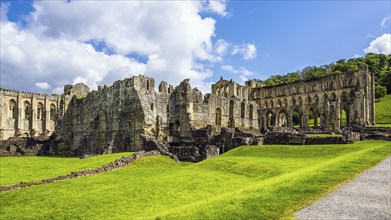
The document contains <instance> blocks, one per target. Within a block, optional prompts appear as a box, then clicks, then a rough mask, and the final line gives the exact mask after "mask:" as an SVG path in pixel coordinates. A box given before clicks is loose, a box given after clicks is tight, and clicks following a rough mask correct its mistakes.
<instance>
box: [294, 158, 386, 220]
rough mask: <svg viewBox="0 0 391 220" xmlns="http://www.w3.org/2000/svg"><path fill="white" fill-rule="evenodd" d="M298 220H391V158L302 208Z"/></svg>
mask: <svg viewBox="0 0 391 220" xmlns="http://www.w3.org/2000/svg"><path fill="white" fill-rule="evenodd" d="M296 219H374V220H377V219H390V220H391V157H388V158H387V159H385V160H384V161H382V162H381V163H379V164H378V165H376V166H375V167H373V168H372V169H369V170H366V171H364V172H363V173H362V174H361V175H360V176H358V177H357V178H355V179H353V180H350V181H348V182H347V184H346V185H344V186H342V187H341V188H340V189H339V190H338V191H337V192H333V193H331V194H329V195H327V196H325V197H323V198H321V199H319V200H318V201H316V202H315V203H314V204H312V205H311V206H308V207H307V208H304V209H302V210H300V211H299V212H297V213H296Z"/></svg>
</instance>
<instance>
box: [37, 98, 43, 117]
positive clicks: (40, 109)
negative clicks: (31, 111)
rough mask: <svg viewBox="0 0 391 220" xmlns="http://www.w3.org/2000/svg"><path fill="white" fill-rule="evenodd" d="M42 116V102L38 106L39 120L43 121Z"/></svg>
mask: <svg viewBox="0 0 391 220" xmlns="http://www.w3.org/2000/svg"><path fill="white" fill-rule="evenodd" d="M42 114H43V104H42V103H41V102H39V103H38V105H37V119H38V120H42Z"/></svg>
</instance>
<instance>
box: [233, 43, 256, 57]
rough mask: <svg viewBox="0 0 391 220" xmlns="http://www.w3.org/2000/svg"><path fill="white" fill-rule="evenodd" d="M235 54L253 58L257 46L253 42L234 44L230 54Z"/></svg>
mask: <svg viewBox="0 0 391 220" xmlns="http://www.w3.org/2000/svg"><path fill="white" fill-rule="evenodd" d="M236 54H239V55H242V56H243V59H245V60H253V59H255V58H256V57H257V48H256V47H255V45H254V44H244V45H241V46H237V45H235V46H234V49H233V50H232V55H236Z"/></svg>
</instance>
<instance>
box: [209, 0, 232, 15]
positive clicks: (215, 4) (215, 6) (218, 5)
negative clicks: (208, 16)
mask: <svg viewBox="0 0 391 220" xmlns="http://www.w3.org/2000/svg"><path fill="white" fill-rule="evenodd" d="M226 5H227V1H226V0H210V1H208V2H207V4H206V6H205V7H204V10H205V11H209V12H213V13H216V14H218V15H221V16H227V15H228V13H227V6H226Z"/></svg>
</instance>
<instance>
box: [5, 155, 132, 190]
mask: <svg viewBox="0 0 391 220" xmlns="http://www.w3.org/2000/svg"><path fill="white" fill-rule="evenodd" d="M130 154H131V153H129V152H127V153H116V154H107V155H102V156H95V157H88V158H85V159H79V158H77V157H65V156H42V157H35V156H27V157H0V186H4V185H13V184H17V183H20V182H21V181H23V182H30V181H39V180H43V179H46V178H51V177H56V176H60V175H65V174H68V173H70V172H72V171H79V170H84V169H90V168H97V167H100V166H102V165H104V164H107V163H110V162H112V161H114V160H116V159H117V158H120V157H123V156H126V155H130Z"/></svg>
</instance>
